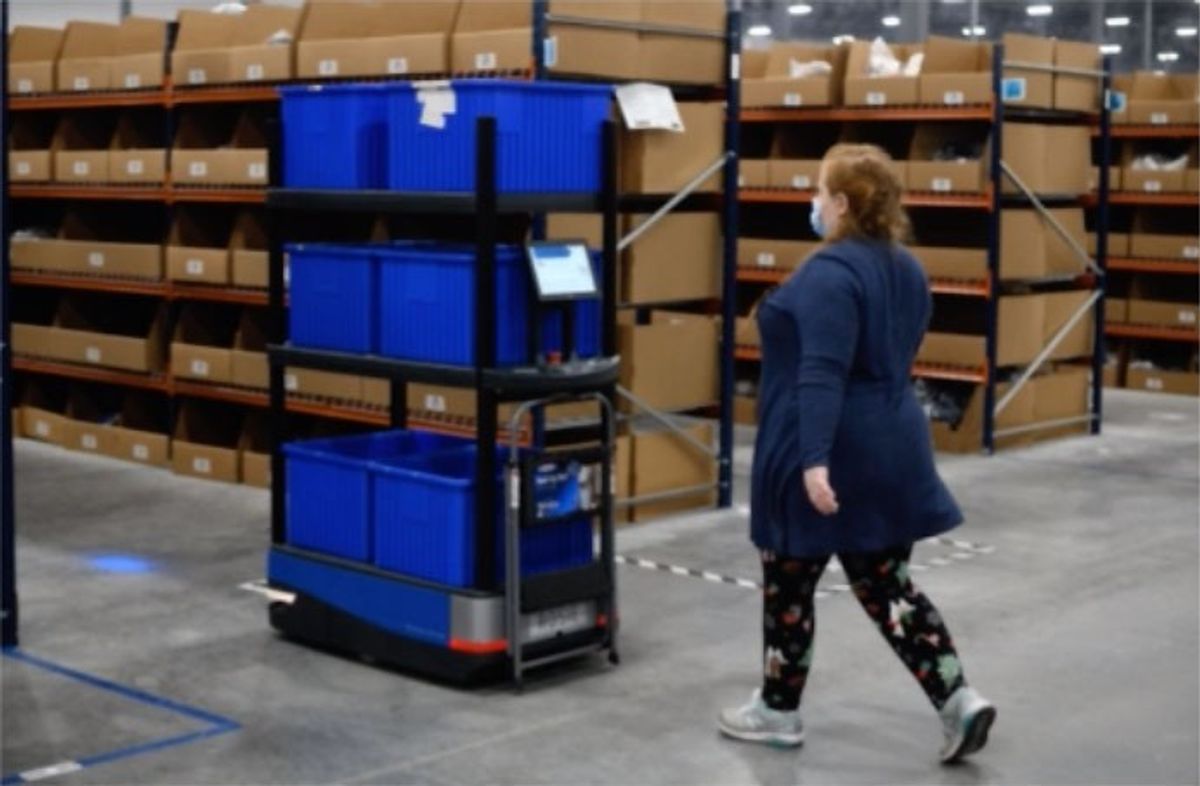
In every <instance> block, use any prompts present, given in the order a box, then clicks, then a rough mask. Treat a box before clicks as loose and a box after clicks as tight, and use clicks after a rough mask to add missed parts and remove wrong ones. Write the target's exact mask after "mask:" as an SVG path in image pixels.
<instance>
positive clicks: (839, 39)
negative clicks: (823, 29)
mask: <svg viewBox="0 0 1200 786" xmlns="http://www.w3.org/2000/svg"><path fill="white" fill-rule="evenodd" d="M853 40H854V36H852V35H835V36H834V37H833V43H834V44H835V45H838V44H848V43H850V42H851V41H853Z"/></svg>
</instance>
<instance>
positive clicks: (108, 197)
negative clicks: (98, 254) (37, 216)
mask: <svg viewBox="0 0 1200 786" xmlns="http://www.w3.org/2000/svg"><path fill="white" fill-rule="evenodd" d="M8 195H9V196H10V197H12V198H13V199H94V200H101V201H107V202H120V201H127V202H129V201H132V202H166V203H168V204H172V203H175V202H217V203H223V204H250V205H255V204H263V203H264V202H266V200H267V192H266V190H265V189H262V188H203V187H202V188H183V187H175V188H168V187H164V186H105V185H97V186H82V185H81V186H72V185H64V184H61V183H56V184H52V185H13V186H10V187H9V189H8Z"/></svg>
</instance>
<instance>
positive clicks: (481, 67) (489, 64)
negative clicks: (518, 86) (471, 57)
mask: <svg viewBox="0 0 1200 786" xmlns="http://www.w3.org/2000/svg"><path fill="white" fill-rule="evenodd" d="M475 70H476V71H494V70H496V53H495V52H479V53H477V54H476V55H475Z"/></svg>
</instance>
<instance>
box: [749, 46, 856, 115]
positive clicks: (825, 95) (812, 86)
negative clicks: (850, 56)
mask: <svg viewBox="0 0 1200 786" xmlns="http://www.w3.org/2000/svg"><path fill="white" fill-rule="evenodd" d="M847 53H848V49H847V48H846V47H844V46H825V45H823V44H804V43H792V42H787V43H777V44H775V45H774V46H772V47H771V49H770V51H769V52H768V53H767V54H766V55H765V56H761V57H755V56H754V55H755V54H757V53H754V52H746V53H744V54H743V59H742V106H745V107H756V106H787V107H800V106H837V105H839V104H840V103H841V101H842V86H843V83H844V81H845V77H846V55H847ZM817 61H823V62H826V63H829V65H830V66H831V68H832V71H831V72H830V73H829V74H827V75H824V76H810V77H802V78H793V77H792V64H793V63H796V64H802V63H808V62H817Z"/></svg>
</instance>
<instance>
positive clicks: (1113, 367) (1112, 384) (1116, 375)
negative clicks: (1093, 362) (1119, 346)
mask: <svg viewBox="0 0 1200 786" xmlns="http://www.w3.org/2000/svg"><path fill="white" fill-rule="evenodd" d="M1104 387H1106V388H1119V387H1122V384H1121V364H1120V363H1119V362H1110V363H1108V364H1107V365H1105V366H1104Z"/></svg>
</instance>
